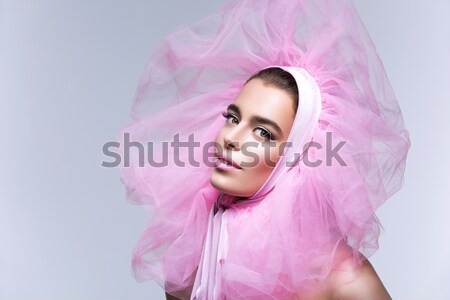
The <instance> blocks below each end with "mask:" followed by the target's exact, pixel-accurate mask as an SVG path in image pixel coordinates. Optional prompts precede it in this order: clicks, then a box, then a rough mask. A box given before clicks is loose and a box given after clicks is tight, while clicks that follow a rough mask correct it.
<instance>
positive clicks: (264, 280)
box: [118, 0, 410, 300]
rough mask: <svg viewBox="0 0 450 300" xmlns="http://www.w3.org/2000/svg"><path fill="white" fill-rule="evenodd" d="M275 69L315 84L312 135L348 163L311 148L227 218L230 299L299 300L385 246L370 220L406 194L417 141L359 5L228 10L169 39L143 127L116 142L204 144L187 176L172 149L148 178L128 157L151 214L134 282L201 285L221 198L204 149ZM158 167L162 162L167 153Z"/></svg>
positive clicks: (147, 97)
mask: <svg viewBox="0 0 450 300" xmlns="http://www.w3.org/2000/svg"><path fill="white" fill-rule="evenodd" d="M269 65H285V66H298V67H303V68H305V69H306V70H308V72H309V73H310V74H311V75H312V76H313V77H314V78H315V80H316V82H317V83H318V85H319V87H320V91H321V95H322V111H321V112H320V115H319V122H318V126H316V128H315V129H314V133H313V139H314V141H316V142H318V143H320V144H321V145H324V146H325V145H326V144H327V132H331V133H332V140H333V145H334V146H335V145H336V144H337V143H339V141H345V146H343V147H342V148H341V150H340V152H339V155H340V156H341V157H342V159H343V160H344V161H345V163H346V166H342V165H340V164H337V163H336V161H334V162H333V164H332V165H331V166H328V165H326V164H325V162H326V157H325V156H324V154H325V153H324V149H316V148H310V149H309V150H308V152H309V153H308V155H309V159H310V160H311V161H315V160H317V159H321V160H322V161H323V164H322V165H320V166H318V167H306V166H305V165H304V164H299V165H298V166H297V167H294V168H292V169H291V170H290V171H289V172H286V173H285V174H284V175H283V177H282V178H281V179H280V180H279V181H278V182H277V184H276V185H275V188H274V189H273V190H272V191H271V192H270V193H269V194H268V195H266V196H265V197H264V199H263V200H262V201H261V202H260V203H259V204H258V205H256V206H252V207H245V206H233V205H232V206H231V207H229V208H228V209H227V210H226V214H227V223H226V224H227V225H226V231H227V243H226V247H227V249H226V253H227V257H226V260H225V262H224V263H223V264H221V270H220V282H221V295H222V296H223V297H225V298H226V299H233V300H237V299H247V300H248V299H258V300H260V299H297V298H295V297H298V298H301V296H302V295H305V294H306V293H307V292H308V291H306V290H314V289H316V288H320V284H321V282H322V280H323V279H325V278H326V276H328V274H329V273H330V271H331V270H332V269H333V268H337V267H338V266H339V264H340V263H341V262H342V261H344V259H345V258H348V255H352V256H353V261H352V263H353V265H354V266H358V265H360V264H361V262H362V260H363V259H365V257H369V256H371V255H372V254H374V253H375V251H376V250H377V249H378V237H379V234H380V228H381V224H380V223H379V220H378V219H377V217H376V214H375V211H376V209H377V208H378V207H379V206H380V205H381V204H382V203H383V202H384V201H386V199H388V198H389V197H390V196H392V195H393V194H394V193H395V192H397V191H398V190H399V189H400V188H401V186H402V183H403V174H404V168H405V162H406V156H407V152H408V149H409V147H410V141H409V134H408V131H407V130H406V129H405V126H404V122H403V119H402V114H401V111H400V108H399V106H398V103H397V100H396V97H395V95H394V92H393V90H392V88H391V85H390V83H389V80H388V77H387V76H386V73H385V70H384V68H383V64H382V62H381V60H380V58H379V56H378V54H377V52H376V49H375V46H374V44H373V42H372V40H371V38H370V36H369V34H368V33H367V31H366V30H365V28H364V25H363V23H362V22H361V19H360V18H359V16H358V14H357V12H356V10H355V8H354V6H353V4H352V3H351V1H344V0H297V1H289V0H277V1H269V0H232V1H227V2H226V3H225V4H224V5H222V6H221V7H220V8H219V9H218V10H217V11H216V12H215V13H213V14H211V15H210V16H208V17H206V18H204V19H202V20H200V21H198V22H197V23H195V24H194V25H192V26H189V27H188V26H182V27H179V28H177V29H176V30H175V31H174V32H173V33H171V34H170V35H168V36H167V37H166V38H164V40H163V41H162V42H161V44H160V45H159V46H158V47H157V49H156V51H155V52H154V53H153V55H152V56H151V58H150V60H149V62H148V64H147V67H146V69H145V70H144V72H143V75H142V77H141V80H140V82H139V85H138V88H137V92H136V97H135V101H134V104H133V111H132V117H133V120H134V121H133V123H132V124H130V125H129V126H127V127H125V128H123V129H121V130H120V132H119V134H118V137H119V141H120V142H122V141H123V139H124V138H123V136H122V135H123V134H124V133H126V132H127V133H130V135H131V140H132V141H141V142H144V143H146V142H150V141H151V142H154V143H155V144H154V146H153V147H154V149H155V150H157V149H162V143H163V141H172V140H173V136H174V135H176V134H179V140H180V141H187V140H188V137H189V135H190V134H194V135H193V137H194V139H195V141H196V142H200V146H199V147H197V148H195V152H194V156H193V157H194V158H195V160H196V161H197V162H199V163H200V164H199V166H194V165H192V164H189V163H188V161H189V160H188V153H187V151H185V150H184V149H181V150H180V153H179V154H180V155H179V156H180V160H181V161H184V162H186V166H185V167H178V166H176V165H175V162H174V160H173V159H172V157H173V155H174V153H173V149H172V148H170V147H169V159H168V163H169V165H168V166H166V167H151V166H148V165H146V166H145V167H142V168H140V167H138V164H137V163H138V161H139V156H138V155H137V153H136V151H132V152H131V161H132V163H131V166H130V167H124V168H122V169H121V180H122V181H123V183H124V185H125V186H126V191H127V198H128V199H129V201H130V202H132V203H136V204H143V205H146V207H147V208H148V209H149V211H150V212H151V218H150V219H149V222H148V224H147V227H146V228H145V231H144V232H143V234H142V236H141V238H140V239H139V241H138V243H137V245H136V247H135V249H134V251H133V275H134V276H135V278H136V279H137V280H138V281H145V280H155V281H156V282H157V283H158V284H159V285H161V287H163V288H164V289H166V291H168V292H169V293H171V294H173V295H175V296H177V297H179V298H180V299H191V298H190V297H191V294H190V292H187V291H186V290H184V291H182V290H183V289H185V288H187V287H189V286H192V285H193V283H194V280H195V275H196V271H197V268H198V266H199V262H200V258H201V254H202V249H203V247H204V243H205V235H206V232H207V225H208V218H209V216H210V212H211V209H212V208H213V205H214V202H215V201H216V198H217V197H218V195H219V192H218V191H217V190H216V189H215V188H213V187H212V186H211V185H210V183H209V178H210V174H211V165H206V164H205V163H204V157H205V156H204V153H203V152H202V150H203V149H202V146H204V145H207V143H208V142H210V141H214V140H215V137H216V135H217V133H218V131H219V130H220V128H221V127H222V126H223V122H224V120H223V117H222V115H221V112H223V111H224V110H225V109H226V107H227V105H228V104H229V103H231V102H232V101H233V100H234V98H235V97H236V96H237V94H238V93H239V91H240V89H241V87H242V85H243V83H244V82H245V80H246V79H247V78H248V77H250V76H251V75H252V74H254V73H256V72H257V71H259V70H260V69H262V68H264V67H266V66H269ZM155 110H156V111H157V112H155ZM328 143H329V142H328ZM154 157H155V160H156V161H160V159H162V157H161V152H160V151H156V153H155V155H154ZM210 161H211V160H210ZM344 245H348V247H344ZM347 248H348V249H350V252H346V251H345V249H347ZM339 249H341V250H339ZM349 253H350V254H349ZM340 255H341V256H340ZM302 293H303V294H302ZM208 300H209V299H208Z"/></svg>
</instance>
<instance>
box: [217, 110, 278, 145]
mask: <svg viewBox="0 0 450 300" xmlns="http://www.w3.org/2000/svg"><path fill="white" fill-rule="evenodd" d="M222 116H223V117H224V118H225V119H227V121H228V118H229V117H233V118H235V119H237V117H236V116H234V115H232V114H229V113H227V112H222ZM256 129H261V130H262V131H264V132H267V135H268V137H263V136H261V137H262V138H264V139H266V140H271V141H274V140H275V138H274V137H273V135H272V133H271V132H270V131H269V130H267V129H264V128H262V127H257V128H256Z"/></svg>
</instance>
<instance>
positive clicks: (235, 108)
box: [227, 104, 284, 137]
mask: <svg viewBox="0 0 450 300" xmlns="http://www.w3.org/2000/svg"><path fill="white" fill-rule="evenodd" d="M227 109H228V110H231V111H234V112H235V113H236V114H237V115H238V116H239V117H241V110H240V108H239V107H238V106H237V105H236V104H230V105H228V108H227ZM250 122H251V123H252V124H257V123H259V124H266V125H270V126H272V127H273V128H274V129H275V130H276V131H277V133H278V134H279V135H280V136H281V137H283V136H284V134H283V130H281V127H280V126H279V125H278V124H277V123H276V122H274V121H272V120H270V119H267V118H264V117H261V116H255V115H252V116H251V117H250Z"/></svg>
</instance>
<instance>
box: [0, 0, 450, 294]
mask: <svg viewBox="0 0 450 300" xmlns="http://www.w3.org/2000/svg"><path fill="white" fill-rule="evenodd" d="M221 2H222V1H219V0H215V1H211V0H202V1H200V0H195V1H183V0H169V1H167V0H166V1H164V2H163V1H158V2H156V1H115V2H114V1H68V0H64V1H50V0H41V1H25V0H9V1H6V0H0V66H1V68H0V76H1V77H0V103H1V107H0V130H1V139H0V143H1V145H0V146H1V148H0V149H1V150H0V151H1V155H0V166H1V172H0V174H1V175H0V176H1V177H0V182H1V185H0V186H1V189H0V201H1V208H0V299H107V298H108V299H164V296H163V295H164V293H163V291H162V289H160V288H159V286H157V285H156V284H154V283H153V282H145V283H141V284H138V283H136V282H135V281H134V279H133V278H132V277H131V274H130V259H131V251H132V248H133V246H134V244H135V242H136V241H137V239H138V237H139V236H140V234H141V231H142V230H143V228H144V225H145V223H146V220H147V216H146V213H145V210H144V209H143V208H142V207H139V206H132V205H130V204H127V203H126V201H125V192H124V188H123V185H122V183H121V182H120V180H119V172H118V170H117V169H107V168H103V167H101V166H100V164H101V162H102V160H103V159H105V157H104V156H103V155H102V145H103V144H104V143H105V142H107V141H109V140H111V139H113V138H114V133H115V131H116V130H117V129H119V128H121V127H122V126H124V125H125V124H127V123H128V121H129V118H128V115H129V110H130V105H131V101H132V97H133V95H134V89H135V87H136V84H137V81H138V78H139V75H140V73H141V72H142V70H143V67H144V65H145V62H146V61H147V58H148V57H149V55H150V53H151V52H152V50H153V49H154V47H155V45H156V43H157V42H158V41H159V40H160V39H161V38H162V37H163V36H164V35H165V34H167V33H168V32H170V31H171V30H173V29H174V28H175V27H176V26H178V25H180V24H182V23H188V24H190V23H192V22H194V21H196V20H197V19H199V18H200V17H203V16H205V15H206V14H208V13H209V12H211V11H212V10H213V9H215V8H216V7H218V6H219V4H220V3H221ZM355 5H356V7H357V9H358V10H359V12H360V15H361V17H362V19H363V20H364V22H365V24H366V27H367V29H368V31H369V32H370V34H371V35H372V38H373V40H374V42H375V44H376V46H377V50H378V53H379V54H380V56H381V58H382V59H383V62H384V65H385V68H386V71H387V74H388V76H389V78H390V80H391V83H392V85H393V87H394V89H395V91H396V95H397V98H398V101H399V102H400V105H401V107H402V111H403V113H404V118H405V122H406V125H407V127H408V129H409V130H410V133H411V141H412V147H411V149H410V152H409V156H408V164H407V167H406V175H405V184H404V187H403V189H402V190H401V191H400V192H398V193H397V194H396V195H395V196H394V197H392V198H391V199H390V200H389V201H387V202H386V203H385V204H384V205H383V206H382V207H381V208H380V209H379V211H378V215H379V217H380V220H381V222H382V224H383V226H384V228H385V232H384V233H382V235H381V238H380V250H379V251H378V252H377V253H376V254H375V255H374V256H372V257H371V258H370V261H371V262H372V264H373V265H374V266H375V269H376V270H377V272H378V274H379V275H380V277H381V278H382V280H383V282H384V284H385V285H386V287H387V288H388V290H389V292H390V293H391V295H392V296H393V297H394V298H395V299H408V300H413V299H450V287H449V285H448V282H450V255H449V254H450V238H449V237H450V233H449V230H450V218H449V211H450V204H449V203H450V201H449V195H448V187H449V186H450V180H449V179H450V176H449V174H448V170H449V167H450V162H449V156H448V152H449V150H450V141H449V140H448V136H449V134H448V132H447V131H448V129H449V125H448V113H449V109H450V104H449V102H450V92H449V85H450V18H448V15H449V13H450V1H449V0H432V1H427V2H426V3H425V1H418V0H397V1H388V0H380V1H369V0H357V1H355ZM175 8H176V9H175ZM445 139H446V140H445Z"/></svg>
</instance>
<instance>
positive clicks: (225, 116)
mask: <svg viewBox="0 0 450 300" xmlns="http://www.w3.org/2000/svg"><path fill="white" fill-rule="evenodd" d="M222 116H223V117H224V118H225V119H227V122H229V121H231V123H233V122H234V121H236V123H237V121H238V119H237V118H236V117H235V116H233V115H231V114H229V113H226V112H223V113H222Z"/></svg>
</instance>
